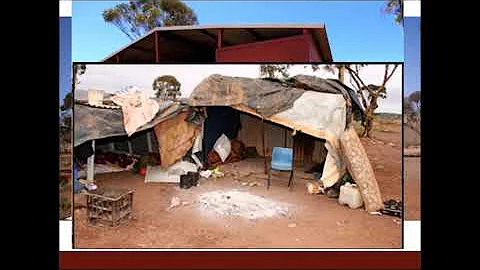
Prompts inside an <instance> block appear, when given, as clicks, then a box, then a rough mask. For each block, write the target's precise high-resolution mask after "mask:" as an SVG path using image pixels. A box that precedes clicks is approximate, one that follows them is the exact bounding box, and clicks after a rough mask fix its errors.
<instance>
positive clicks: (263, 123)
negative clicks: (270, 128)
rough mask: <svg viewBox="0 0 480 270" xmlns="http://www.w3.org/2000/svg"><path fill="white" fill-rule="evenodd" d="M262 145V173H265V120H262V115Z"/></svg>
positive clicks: (266, 168) (266, 169)
mask: <svg viewBox="0 0 480 270" xmlns="http://www.w3.org/2000/svg"><path fill="white" fill-rule="evenodd" d="M262 147H263V170H264V173H265V174H266V173H267V172H268V167H267V150H266V147H265V121H264V120H263V117H262Z"/></svg>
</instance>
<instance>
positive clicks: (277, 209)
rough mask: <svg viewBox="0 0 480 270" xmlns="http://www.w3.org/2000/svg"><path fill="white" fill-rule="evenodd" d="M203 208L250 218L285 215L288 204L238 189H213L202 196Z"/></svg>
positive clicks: (222, 213) (225, 214)
mask: <svg viewBox="0 0 480 270" xmlns="http://www.w3.org/2000/svg"><path fill="white" fill-rule="evenodd" d="M200 204H201V209H202V210H206V211H208V212H213V213H216V214H219V215H222V216H240V217H244V218H248V219H252V220H253V219H258V218H269V217H273V216H285V215H286V214H287V213H288V210H289V209H288V205H287V204H280V203H277V202H274V201H271V200H267V199H264V198H262V197H260V196H256V195H252V194H250V193H248V192H241V191H237V190H231V191H213V192H208V193H204V194H203V195H201V196H200Z"/></svg>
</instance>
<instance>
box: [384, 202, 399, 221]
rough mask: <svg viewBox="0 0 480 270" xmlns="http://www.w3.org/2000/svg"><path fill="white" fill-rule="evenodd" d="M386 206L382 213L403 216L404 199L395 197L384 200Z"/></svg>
mask: <svg viewBox="0 0 480 270" xmlns="http://www.w3.org/2000/svg"><path fill="white" fill-rule="evenodd" d="M383 205H384V208H383V209H382V214H385V215H390V216H396V217H401V216H402V208H403V206H402V201H396V200H393V199H390V200H387V201H384V202H383Z"/></svg>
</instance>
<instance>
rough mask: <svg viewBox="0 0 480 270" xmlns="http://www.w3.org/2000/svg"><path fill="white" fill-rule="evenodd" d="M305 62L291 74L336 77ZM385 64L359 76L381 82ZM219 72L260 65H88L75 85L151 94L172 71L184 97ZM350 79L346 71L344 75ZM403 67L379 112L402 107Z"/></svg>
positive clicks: (254, 71)
mask: <svg viewBox="0 0 480 270" xmlns="http://www.w3.org/2000/svg"><path fill="white" fill-rule="evenodd" d="M304 66H305V65H295V66H293V67H291V68H290V70H289V72H290V75H292V76H293V75H297V74H309V75H315V76H319V77H322V78H337V75H336V74H332V73H330V72H327V71H324V70H319V71H317V72H315V73H313V72H312V71H311V69H310V68H304ZM383 72H384V65H379V64H378V65H377V64H375V65H373V64H372V65H368V66H366V67H364V68H363V69H362V70H361V71H360V75H361V77H362V79H363V80H364V81H365V83H367V84H370V83H371V84H380V83H381V81H382V79H383ZM215 73H218V74H222V75H227V76H239V77H250V78H256V77H258V76H259V65H255V64H244V65H238V64H235V65H221V64H210V65H208V64H206V65H115V64H112V65H95V64H89V65H87V71H86V73H85V74H84V75H81V76H80V77H79V80H80V84H79V85H78V86H77V88H78V89H84V90H88V89H90V88H93V89H103V90H105V91H106V92H109V93H114V92H116V91H118V90H121V89H123V88H124V87H127V86H137V87H139V88H140V89H142V90H144V91H145V92H146V94H147V95H149V96H151V95H153V90H152V82H153V80H154V79H155V78H156V77H158V76H161V75H173V76H175V78H177V80H178V81H179V82H180V83H181V84H182V86H181V92H182V96H183V97H188V96H189V95H190V93H191V92H192V90H193V89H194V88H195V86H197V85H198V84H199V83H200V82H201V81H202V80H203V79H204V78H206V77H207V76H209V75H211V74H215ZM345 77H346V78H345V79H346V82H347V84H350V83H349V80H350V79H349V76H348V74H347V75H346V76H345ZM401 91H402V69H401V67H399V68H397V71H396V72H395V74H394V75H393V77H392V78H391V79H390V81H389V82H388V83H387V98H386V99H382V100H379V108H378V109H377V111H378V112H394V113H401V111H402V103H401V102H402V92H401Z"/></svg>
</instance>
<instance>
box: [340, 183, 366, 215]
mask: <svg viewBox="0 0 480 270" xmlns="http://www.w3.org/2000/svg"><path fill="white" fill-rule="evenodd" d="M338 203H340V204H341V205H345V204H346V205H348V206H349V207H350V208H352V209H356V208H359V207H361V206H362V205H363V200H362V196H361V194H360V190H358V187H357V185H355V184H351V183H346V184H345V185H343V186H341V187H340V196H339V197H338Z"/></svg>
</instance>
